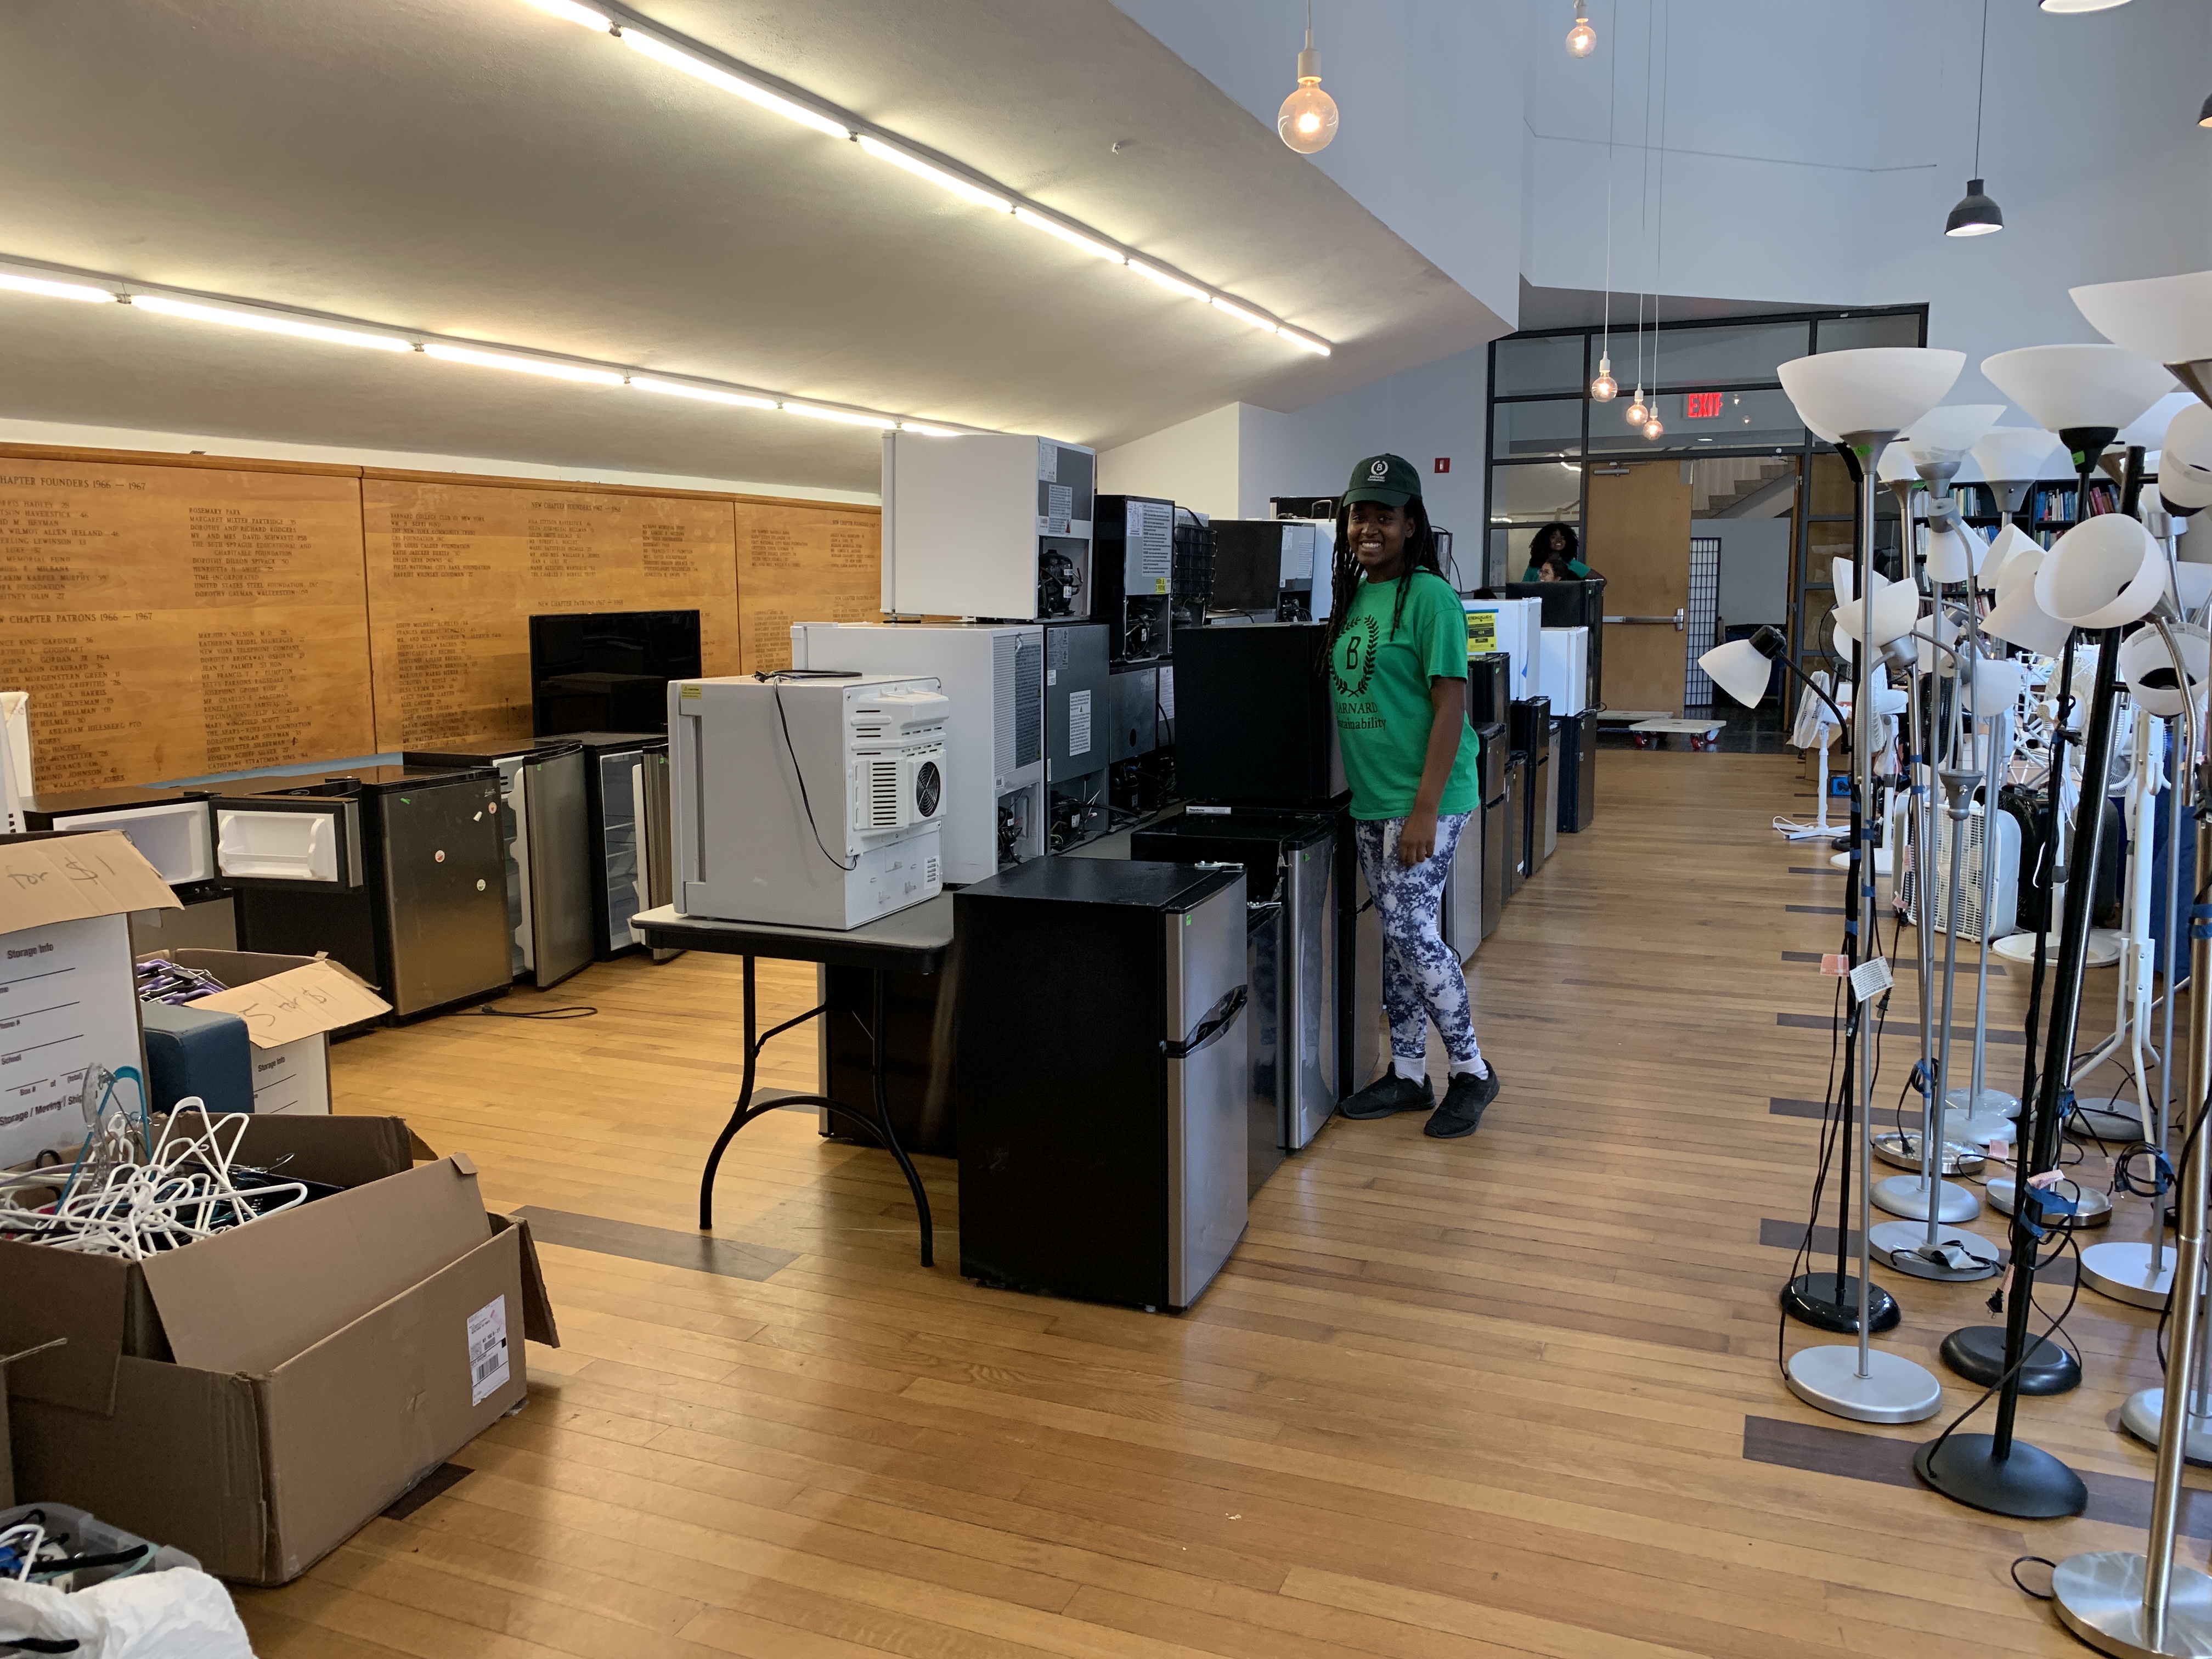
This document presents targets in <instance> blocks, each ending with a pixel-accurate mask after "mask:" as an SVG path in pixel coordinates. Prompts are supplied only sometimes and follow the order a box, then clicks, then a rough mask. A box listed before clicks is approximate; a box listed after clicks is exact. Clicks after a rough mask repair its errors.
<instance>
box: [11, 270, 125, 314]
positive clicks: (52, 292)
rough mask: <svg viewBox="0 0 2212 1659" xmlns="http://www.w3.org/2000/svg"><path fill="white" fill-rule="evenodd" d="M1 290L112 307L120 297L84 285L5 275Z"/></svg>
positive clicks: (104, 290)
mask: <svg viewBox="0 0 2212 1659" xmlns="http://www.w3.org/2000/svg"><path fill="white" fill-rule="evenodd" d="M0 288H6V289H14V290H15V292H16V293H18V294H37V295H43V296H44V297H45V298H46V299H49V300H97V301H100V302H101V303H102V304H104V305H111V306H112V305H113V304H114V303H115V301H116V300H117V299H118V297H119V296H118V295H113V294H111V293H109V292H108V291H107V290H106V289H104V288H91V287H88V286H87V285H86V284H84V283H50V282H48V281H47V280H46V278H45V277H43V276H9V275H6V274H4V273H0Z"/></svg>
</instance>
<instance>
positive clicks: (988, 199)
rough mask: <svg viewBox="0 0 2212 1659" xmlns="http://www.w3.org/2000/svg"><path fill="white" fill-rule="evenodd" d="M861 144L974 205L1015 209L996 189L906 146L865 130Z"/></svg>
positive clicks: (998, 210)
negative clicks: (975, 182)
mask: <svg viewBox="0 0 2212 1659" xmlns="http://www.w3.org/2000/svg"><path fill="white" fill-rule="evenodd" d="M860 148H861V149H864V150H866V152H867V153H868V154H869V155H872V156H874V157H875V158H876V159H877V160H878V161H889V162H890V164H891V165H892V166H893V167H904V168H905V169H906V170H907V171H908V173H912V174H914V176H915V178H917V179H928V180H929V182H930V183H931V184H933V185H936V186H937V187H938V188H939V190H948V191H951V192H952V193H953V194H954V195H955V196H957V197H960V198H961V199H962V200H963V201H969V202H973V203H974V204H975V205H976V206H977V207H987V208H988V209H990V210H991V211H992V212H994V213H1012V211H1013V210H1014V204H1012V202H1010V201H1008V200H1007V199H1006V197H1003V196H1001V195H1000V194H998V193H997V192H996V191H988V190H986V189H984V188H983V187H982V185H977V184H971V183H970V182H969V180H967V179H963V178H962V177H961V176H960V175H959V174H958V173H948V172H946V171H945V169H944V168H943V167H939V166H937V165H936V164H935V163H933V162H930V161H923V160H922V159H921V157H920V156H919V155H915V154H913V153H912V152H911V151H909V150H903V149H899V148H898V147H897V146H896V145H895V144H887V143H884V141H883V140H882V139H880V138H878V137H875V136H874V135H873V134H872V133H866V132H864V133H862V134H861V135H860Z"/></svg>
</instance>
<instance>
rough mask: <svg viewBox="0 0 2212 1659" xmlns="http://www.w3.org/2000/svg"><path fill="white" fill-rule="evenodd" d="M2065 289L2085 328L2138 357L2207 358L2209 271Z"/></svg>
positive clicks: (2211, 304)
mask: <svg viewBox="0 0 2212 1659" xmlns="http://www.w3.org/2000/svg"><path fill="white" fill-rule="evenodd" d="M2068 291H2069V293H2071V294H2072V295H2073V296H2074V303H2075V306H2077V307H2080V309H2081V314H2082V315H2083V316H2084V317H2086V318H2087V319H2089V326H2090V327H2092V328H2093V329H2095V330H2096V331H2097V332H2098V333H2100V334H2101V335H2103V336H2104V337H2106V339H2108V340H2110V341H2112V343H2114V344H2115V345H2120V346H2124V347H2126V348H2127V349H2129V350H2130V351H2132V352H2134V353H2135V354H2136V356H2138V357H2142V358H2146V359H2148V361H2150V362H2154V363H2193V362H2197V361H2198V360H2199V359H2201V358H2205V357H2212V270H2196V271H2191V272H2190V273H2189V274H2188V275H2187V276H2150V277H2145V278H2143V279H2142V280H2140V281H2137V282H2132V283H2090V284H2088V285H2087V287H2085V288H2077V289H2069V290H2068ZM2098 424H2100V425H2102V424H2104V423H2103V422H2098Z"/></svg>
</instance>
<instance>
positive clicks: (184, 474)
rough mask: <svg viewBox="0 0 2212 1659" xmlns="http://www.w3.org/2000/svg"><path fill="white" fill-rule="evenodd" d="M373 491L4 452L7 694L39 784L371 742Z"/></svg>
mask: <svg viewBox="0 0 2212 1659" xmlns="http://www.w3.org/2000/svg"><path fill="white" fill-rule="evenodd" d="M360 491H361V485H360V483H359V481H358V479H356V478H355V477H348V476H345V475H344V474H342V473H339V474H333V473H331V472H328V471H319V472H318V471H292V470H272V471H246V470H231V469H228V468H219V467H216V466H210V465H197V466H167V465H117V464H115V463H114V462H112V461H111V460H105V459H102V460H96V461H95V460H90V459H69V458H67V457H66V456H65V455H64V454H60V453H55V452H47V453H46V454H45V455H44V456H40V457H32V456H27V455H21V454H13V455H7V456H5V457H4V458H0V685H4V686H7V687H9V688H10V689H14V690H28V691H29V692H30V693H31V707H30V714H31V735H32V758H33V768H34V776H35V780H36V782H37V786H38V787H39V788H40V789H41V790H42V791H59V790H70V789H82V788H94V787H100V786H103V785H108V784H142V783H148V782H151V781H156V780H159V779H162V778H173V777H190V776H195V775H199V774H202V773H207V772H220V771H231V770H239V769H246V768H249V767H255V766H265V765H276V764H283V763H287V762H297V761H312V760H316V759H320V758H324V757H331V758H337V757H348V756H354V755H359V754H362V753H365V752H367V751H368V750H369V749H370V748H371V746H372V733H371V729H370V722H369V718H368V702H369V681H368V617H367V609H366V603H365V595H364V592H363V583H362V539H361V495H360Z"/></svg>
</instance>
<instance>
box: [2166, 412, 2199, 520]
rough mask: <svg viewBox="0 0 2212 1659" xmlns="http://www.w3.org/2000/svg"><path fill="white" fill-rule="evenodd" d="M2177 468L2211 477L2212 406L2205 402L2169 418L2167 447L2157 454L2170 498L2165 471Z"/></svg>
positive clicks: (2167, 497) (2172, 497) (2171, 496)
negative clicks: (2205, 405) (2211, 407)
mask: <svg viewBox="0 0 2212 1659" xmlns="http://www.w3.org/2000/svg"><path fill="white" fill-rule="evenodd" d="M2177 468H2179V469H2183V470H2186V471H2191V472H2201V473H2203V474H2204V475H2206V476H2207V477H2212V409H2207V408H2205V407H2204V405H2203V404H2191V405H2190V406H2189V407H2188V408H2187V409H2185V410H2182V411H2181V412H2180V413H2179V414H2178V415H2176V416H2174V417H2173V418H2172V420H2171V421H2169V422H2166V442H2165V447H2163V448H2161V449H2160V451H2159V455H2158V482H2159V489H2160V493H2161V494H2163V495H2165V497H2166V500H2168V501H2172V500H2173V499H2174V495H2173V492H2172V490H2171V489H2166V475H2167V474H2168V473H2169V472H2172V471H2175V470H2176V469H2177Z"/></svg>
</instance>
